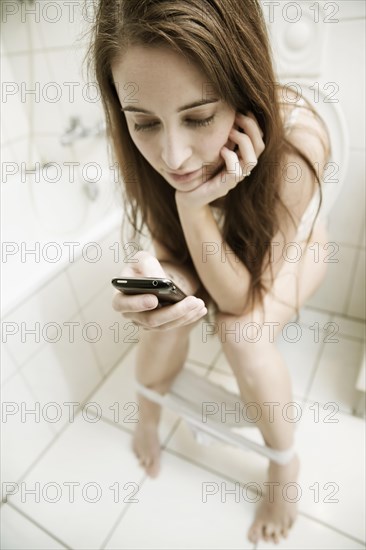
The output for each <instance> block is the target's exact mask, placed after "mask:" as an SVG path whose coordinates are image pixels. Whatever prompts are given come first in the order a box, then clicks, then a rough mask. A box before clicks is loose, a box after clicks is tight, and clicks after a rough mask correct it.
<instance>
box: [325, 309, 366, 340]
mask: <svg viewBox="0 0 366 550" xmlns="http://www.w3.org/2000/svg"><path fill="white" fill-rule="evenodd" d="M331 323H334V329H335V330H336V331H337V334H338V333H339V334H344V335H346V336H352V337H353V338H358V339H360V340H365V339H366V338H365V337H366V332H365V328H366V327H365V321H361V320H360V321H355V320H353V319H347V318H346V317H340V316H339V315H334V316H333V317H332V319H331Z"/></svg>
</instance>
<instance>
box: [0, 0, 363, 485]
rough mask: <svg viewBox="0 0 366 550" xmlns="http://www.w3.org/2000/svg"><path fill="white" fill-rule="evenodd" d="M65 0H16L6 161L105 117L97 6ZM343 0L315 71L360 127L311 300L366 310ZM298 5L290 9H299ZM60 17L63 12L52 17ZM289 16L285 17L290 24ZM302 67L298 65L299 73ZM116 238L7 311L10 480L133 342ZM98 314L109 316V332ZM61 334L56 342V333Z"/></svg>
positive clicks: (353, 92) (352, 7)
mask: <svg viewBox="0 0 366 550" xmlns="http://www.w3.org/2000/svg"><path fill="white" fill-rule="evenodd" d="M3 4H4V3H3ZM49 4H50V5H51V4H52V5H53V4H56V3H55V2H53V3H49ZM57 4H58V5H59V6H60V8H61V10H58V11H57V10H56V8H53V9H54V11H52V9H51V7H50V8H49V12H46V13H43V14H42V11H41V12H40V13H38V15H37V12H36V15H33V16H32V15H31V13H30V12H29V13H28V15H26V16H25V19H24V17H23V21H22V12H21V9H20V6H21V4H20V3H19V4H18V3H17V2H14V3H12V5H13V6H16V7H18V8H19V11H18V12H17V13H16V14H15V15H14V16H11V15H8V18H7V21H6V23H3V28H2V31H3V32H2V41H3V50H2V56H1V57H2V67H3V75H2V77H3V81H8V82H13V83H14V84H15V87H17V89H18V90H20V92H17V93H14V94H13V95H8V97H7V98H6V101H5V102H4V100H3V103H2V119H3V122H2V126H3V129H2V135H1V143H2V147H3V157H2V161H3V162H4V161H8V162H10V161H13V162H22V161H25V162H26V163H27V165H30V166H31V165H32V163H34V162H35V161H37V160H40V161H42V162H49V161H53V160H55V159H57V155H58V154H64V150H63V149H62V148H61V145H60V143H59V136H60V134H61V133H62V132H63V131H64V130H65V129H66V127H67V125H68V122H69V119H70V117H71V116H79V117H80V118H81V119H82V121H83V122H84V123H85V124H86V125H93V124H94V123H97V122H98V120H99V119H100V117H101V109H100V104H99V103H92V102H90V101H87V100H86V99H85V97H83V93H82V90H83V86H84V85H85V82H86V80H85V78H84V77H82V75H81V71H80V60H81V59H82V56H83V53H84V51H85V41H81V42H79V41H77V37H78V36H79V33H80V29H81V28H85V24H87V21H85V20H86V19H88V16H87V13H86V12H84V17H83V12H82V11H81V6H82V5H83V4H84V3H80V6H79V7H80V9H75V13H74V23H71V21H70V17H69V16H70V12H69V7H66V6H69V5H70V4H72V3H70V2H65V3H64V2H62V1H60V2H58V3H57ZM263 4H268V3H265V2H263ZM276 4H277V3H276ZM282 4H283V3H281V5H282ZM299 4H301V5H302V6H303V9H304V10H305V8H306V9H307V7H308V6H306V5H305V3H303V2H300V3H299ZM307 4H309V3H307ZM323 4H324V3H323ZM328 4H329V3H328ZM330 4H336V3H335V2H333V3H330ZM22 5H23V9H25V8H24V6H28V8H27V9H29V10H31V9H36V10H37V9H38V10H39V9H41V6H42V5H45V3H42V2H36V3H35V4H32V3H29V2H25V3H23V4H22ZM337 5H339V6H340V7H341V9H340V11H339V13H338V15H337V19H338V22H336V23H332V24H329V28H328V29H327V32H326V33H325V34H324V36H326V37H327V39H326V44H324V48H325V49H324V59H323V60H322V65H321V70H322V73H321V74H320V75H314V79H316V81H318V82H319V83H320V85H322V83H323V85H324V83H326V82H337V83H338V86H339V100H340V105H341V107H342V109H343V110H344V113H345V116H346V121H347V125H348V129H349V134H350V151H349V153H350V163H349V169H348V174H347V177H346V179H345V184H344V188H343V190H342V193H341V196H340V197H339V199H338V201H337V203H336V205H335V207H334V209H333V212H332V215H331V219H330V238H331V240H332V241H336V242H337V243H338V245H339V255H338V258H339V262H338V263H335V264H330V266H329V270H328V276H327V280H326V281H325V283H324V285H323V286H322V288H321V289H320V290H319V291H318V292H317V293H316V294H315V295H314V296H313V298H312V299H311V300H310V303H309V305H311V306H312V307H314V308H316V309H319V310H320V311H322V310H325V311H328V312H332V313H337V314H339V315H341V316H345V317H350V318H355V319H364V285H363V282H364V265H365V240H364V229H365V227H364V224H365V221H364V189H365V185H364V180H363V178H364V153H365V141H364V136H365V134H364V120H365V116H364V115H365V113H364V108H365V107H364V88H365V86H364V67H365V64H364V51H365V48H364V43H363V42H364V23H365V19H364V18H365V13H364V2H361V1H360V2H358V1H356V2H352V1H351V2H349V1H347V2H337ZM35 6H37V7H35ZM76 8H78V6H76ZM276 13H277V12H275V14H276ZM59 16H60V17H59ZM288 16H289V17H291V13H290V12H289V13H288ZM278 17H279V16H278V14H277V16H276V18H277V19H278ZM280 17H281V16H280ZM36 18H37V20H36ZM58 18H59V19H58ZM3 20H4V14H3ZM52 20H55V21H56V22H54V23H52V22H51V21H52ZM275 22H276V20H275ZM282 22H283V21H282V20H279V21H278V23H279V24H282ZM315 53H316V52H315ZM296 66H297V68H298V70H299V78H302V77H303V76H304V74H302V73H301V69H299V67H301V64H297V65H296ZM319 70H320V69H319ZM285 73H286V66H285V69H283V79H284V80H286V78H287V76H286V74H285ZM296 78H297V77H294V76H293V75H291V80H296ZM308 78H309V75H308ZM310 78H311V77H310ZM50 82H56V83H57V85H58V88H57V89H59V90H61V93H62V96H61V98H60V100H59V101H57V102H55V103H53V102H50V101H49V98H48V96H47V95H44V94H47V93H48V92H49V94H50V97H51V92H52V89H51V88H47V85H48V83H50ZM72 82H74V83H77V84H80V86H77V87H75V100H74V101H69V96H68V93H69V89H70V87H69V86H67V85H66V84H65V83H72ZM38 83H39V84H38ZM32 87H33V88H34V87H35V89H36V90H38V89H39V90H40V94H39V96H38V97H37V101H35V100H34V99H35V96H34V95H31V94H27V95H23V96H22V94H21V91H22V90H23V93H25V92H26V91H27V90H28V91H29V90H30V89H31V88H32ZM37 87H38V88H37ZM55 89H56V88H55ZM84 90H86V88H84ZM42 91H43V93H42ZM37 93H38V92H37ZM22 99H23V100H24V99H25V101H22ZM78 146H79V145H78ZM80 146H81V145H80ZM7 184H9V182H8V183H5V184H4V182H2V189H1V191H2V194H3V196H4V189H5V187H4V186H6V185H7ZM115 242H119V230H118V228H116V229H115V231H114V232H113V233H112V234H111V235H104V236H101V240H100V244H101V246H102V249H103V250H104V251H106V254H105V255H104V256H103V261H102V262H99V263H98V264H90V263H88V262H85V261H83V259H82V258H81V259H80V260H79V261H78V262H76V263H75V264H74V265H70V266H68V267H67V268H66V269H65V270H63V271H62V272H60V273H59V274H58V276H57V277H55V278H54V279H52V280H50V281H49V282H48V284H46V285H45V286H44V287H43V288H42V289H41V290H40V291H39V292H38V294H36V295H34V296H30V297H29V299H27V300H26V301H25V302H24V303H22V304H20V305H19V307H17V308H16V309H15V310H13V311H11V312H8V314H7V315H6V317H5V319H3V322H6V323H8V324H7V325H6V326H7V327H8V330H12V329H13V330H14V332H16V333H15V334H14V335H9V336H8V338H7V343H6V345H5V346H3V351H2V359H3V368H2V386H3V388H2V393H3V401H6V402H9V403H12V402H14V403H15V405H14V406H12V405H9V409H8V410H9V413H11V412H12V410H13V412H14V414H9V416H8V420H7V428H9V429H6V430H4V438H3V440H4V444H5V445H7V456H8V457H9V458H8V460H7V459H5V460H4V461H3V470H4V471H3V474H4V476H5V477H4V479H5V478H6V479H7V480H13V481H19V480H20V479H22V477H24V475H25V473H26V470H27V469H28V468H29V467H30V465H31V464H32V463H33V461H34V460H36V458H37V457H38V456H39V454H40V453H41V452H42V451H43V450H44V449H45V448H46V447H47V446H48V445H49V444H50V443H51V442H52V441H53V439H54V438H55V437H57V436H58V434H59V432H60V430H62V429H64V428H65V427H66V425H67V424H68V422H69V420H68V419H67V416H66V411H67V408H66V407H65V406H64V405H63V404H64V403H66V402H76V403H77V404H79V405H78V406H81V405H80V404H82V403H83V402H85V401H88V395H90V394H92V393H93V392H94V391H95V389H96V387H97V386H98V385H99V384H100V383H101V381H102V380H103V378H104V377H105V376H107V374H108V372H109V371H110V369H111V368H112V367H113V365H114V364H115V363H116V362H117V361H118V360H119V359H120V358H121V357H122V356H123V354H124V353H126V351H127V350H128V348H129V347H130V346H131V345H132V344H131V338H130V331H129V328H128V326H126V324H125V323H123V322H121V317H120V315H119V314H117V313H116V312H114V311H113V310H112V308H111V298H112V296H113V290H112V289H111V288H110V284H109V279H110V278H111V275H112V276H113V275H114V274H115V273H118V270H119V269H120V264H118V263H115V262H114V259H113V255H112V254H111V253H110V251H109V247H110V246H111V245H112V244H113V243H115ZM108 251H109V252H108ZM9 323H12V325H11V324H9ZM22 323H25V325H23V326H22ZM35 323H39V329H40V338H39V341H37V337H36V336H35V335H32V334H25V333H24V330H23V328H24V329H25V327H26V328H27V329H29V328H31V327H34V328H36V325H35ZM70 323H75V324H74V325H73V326H74V330H75V333H74V334H75V339H74V340H72V338H71V336H70V333H71V326H72V325H71V324H70ZM51 324H52V325H51ZM93 325H94V332H93ZM95 325H98V327H99V329H98V330H99V336H100V339H99V340H97V338H98V334H97V333H96V332H95V330H96V327H95ZM22 327H23V328H22ZM46 328H47V331H46V332H44V333H43V334H42V331H43V329H46ZM117 328H118V329H119V330H118V331H117ZM86 329H88V330H86ZM60 330H61V332H60ZM83 330H86V332H85V333H83ZM56 331H58V333H57V332H56ZM58 337H59V338H58ZM94 338H95V339H96V341H95V342H94V343H93V342H92V340H93V339H94ZM52 339H54V340H55V342H54V343H51V340H52ZM22 402H23V403H24V406H27V408H28V409H30V408H33V409H34V407H35V405H34V404H35V403H38V404H39V405H37V407H38V406H39V408H40V417H39V419H38V420H39V421H38V422H36V418H35V417H34V418H35V422H34V424H33V425H32V429H31V430H29V428H28V427H29V421H31V420H32V418H33V417H32V416H31V415H29V416H28V417H27V423H25V422H24V423H22V422H21V423H19V421H18V419H19V416H18V415H19V413H18V412H17V410H16V408H17V407H20V406H21V405H20V404H21V403H22ZM47 403H58V404H59V405H61V410H62V418H61V420H60V421H59V422H52V421H51V418H52V417H53V415H55V414H56V413H57V407H55V406H54V405H53V408H52V405H49V408H47V406H46V404H47ZM12 407H14V408H13V409H12ZM23 412H25V411H23ZM12 425H13V427H14V430H16V432H15V433H14V431H13V430H12ZM25 457H26V458H25Z"/></svg>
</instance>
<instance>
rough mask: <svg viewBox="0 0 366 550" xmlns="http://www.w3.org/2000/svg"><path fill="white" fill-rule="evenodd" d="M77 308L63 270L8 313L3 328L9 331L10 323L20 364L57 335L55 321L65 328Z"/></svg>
mask: <svg viewBox="0 0 366 550" xmlns="http://www.w3.org/2000/svg"><path fill="white" fill-rule="evenodd" d="M28 248H30V247H29V246H28ZM33 248H34V247H33ZM34 258H35V256H28V257H27V258H26V259H27V261H33V262H34ZM76 309H77V305H76V303H75V300H74V297H73V295H72V292H71V289H70V286H69V284H68V281H67V279H66V277H65V275H64V273H61V274H60V275H58V276H56V278H54V279H52V280H50V281H49V282H48V283H47V284H46V286H45V287H44V288H42V289H41V290H39V291H38V293H37V294H36V295H35V296H31V297H30V298H29V299H28V300H27V301H26V302H25V303H23V304H22V305H20V306H19V307H18V308H16V309H15V310H14V311H13V312H12V313H10V314H9V315H7V316H6V317H5V318H4V320H3V329H4V330H5V326H6V327H7V330H8V333H9V336H8V337H7V340H6V341H5V343H7V345H8V346H9V349H10V351H11V353H12V355H13V357H14V359H15V360H16V361H17V363H18V364H19V365H22V364H23V363H24V362H25V361H26V360H27V359H28V358H29V357H30V356H31V355H32V354H33V353H35V352H36V351H37V350H40V349H41V348H42V347H43V346H44V345H45V343H47V339H52V338H54V336H53V334H55V332H54V328H53V327H52V324H54V326H56V327H57V329H58V330H61V331H62V329H65V326H64V323H65V322H68V321H69V320H70V318H71V316H72V315H73V314H74V313H75V311H76ZM4 323H8V324H7V325H4ZM22 323H23V324H22ZM36 323H38V325H36ZM49 323H50V325H48V324H49ZM55 324H56V325H55ZM11 330H12V331H14V334H13V335H11V334H10V331H11ZM28 330H29V331H30V330H35V331H36V333H35V334H27V332H26V331H28ZM3 341H4V340H3Z"/></svg>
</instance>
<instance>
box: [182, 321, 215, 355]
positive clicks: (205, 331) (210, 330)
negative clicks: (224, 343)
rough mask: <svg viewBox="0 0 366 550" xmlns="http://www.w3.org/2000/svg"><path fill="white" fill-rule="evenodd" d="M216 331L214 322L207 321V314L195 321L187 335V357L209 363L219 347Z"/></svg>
mask: <svg viewBox="0 0 366 550" xmlns="http://www.w3.org/2000/svg"><path fill="white" fill-rule="evenodd" d="M217 331H218V327H217V325H216V323H215V322H211V321H208V319H207V316H206V317H204V319H203V320H201V321H200V322H199V323H197V325H196V326H195V327H194V329H192V332H191V334H190V337H189V352H188V358H189V359H191V360H193V361H198V362H199V363H203V364H205V365H210V364H211V363H212V361H213V360H214V359H215V357H216V356H217V354H218V352H219V351H220V348H221V345H220V341H219V339H218V337H217V336H216V334H217Z"/></svg>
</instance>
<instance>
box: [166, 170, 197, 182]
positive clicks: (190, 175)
mask: <svg viewBox="0 0 366 550" xmlns="http://www.w3.org/2000/svg"><path fill="white" fill-rule="evenodd" d="M200 171H201V169H198V170H193V171H192V172H185V173H184V174H177V173H174V172H168V174H169V176H170V177H171V178H172V179H173V180H174V181H190V180H191V179H192V178H194V177H196V176H198V174H199V173H200Z"/></svg>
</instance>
